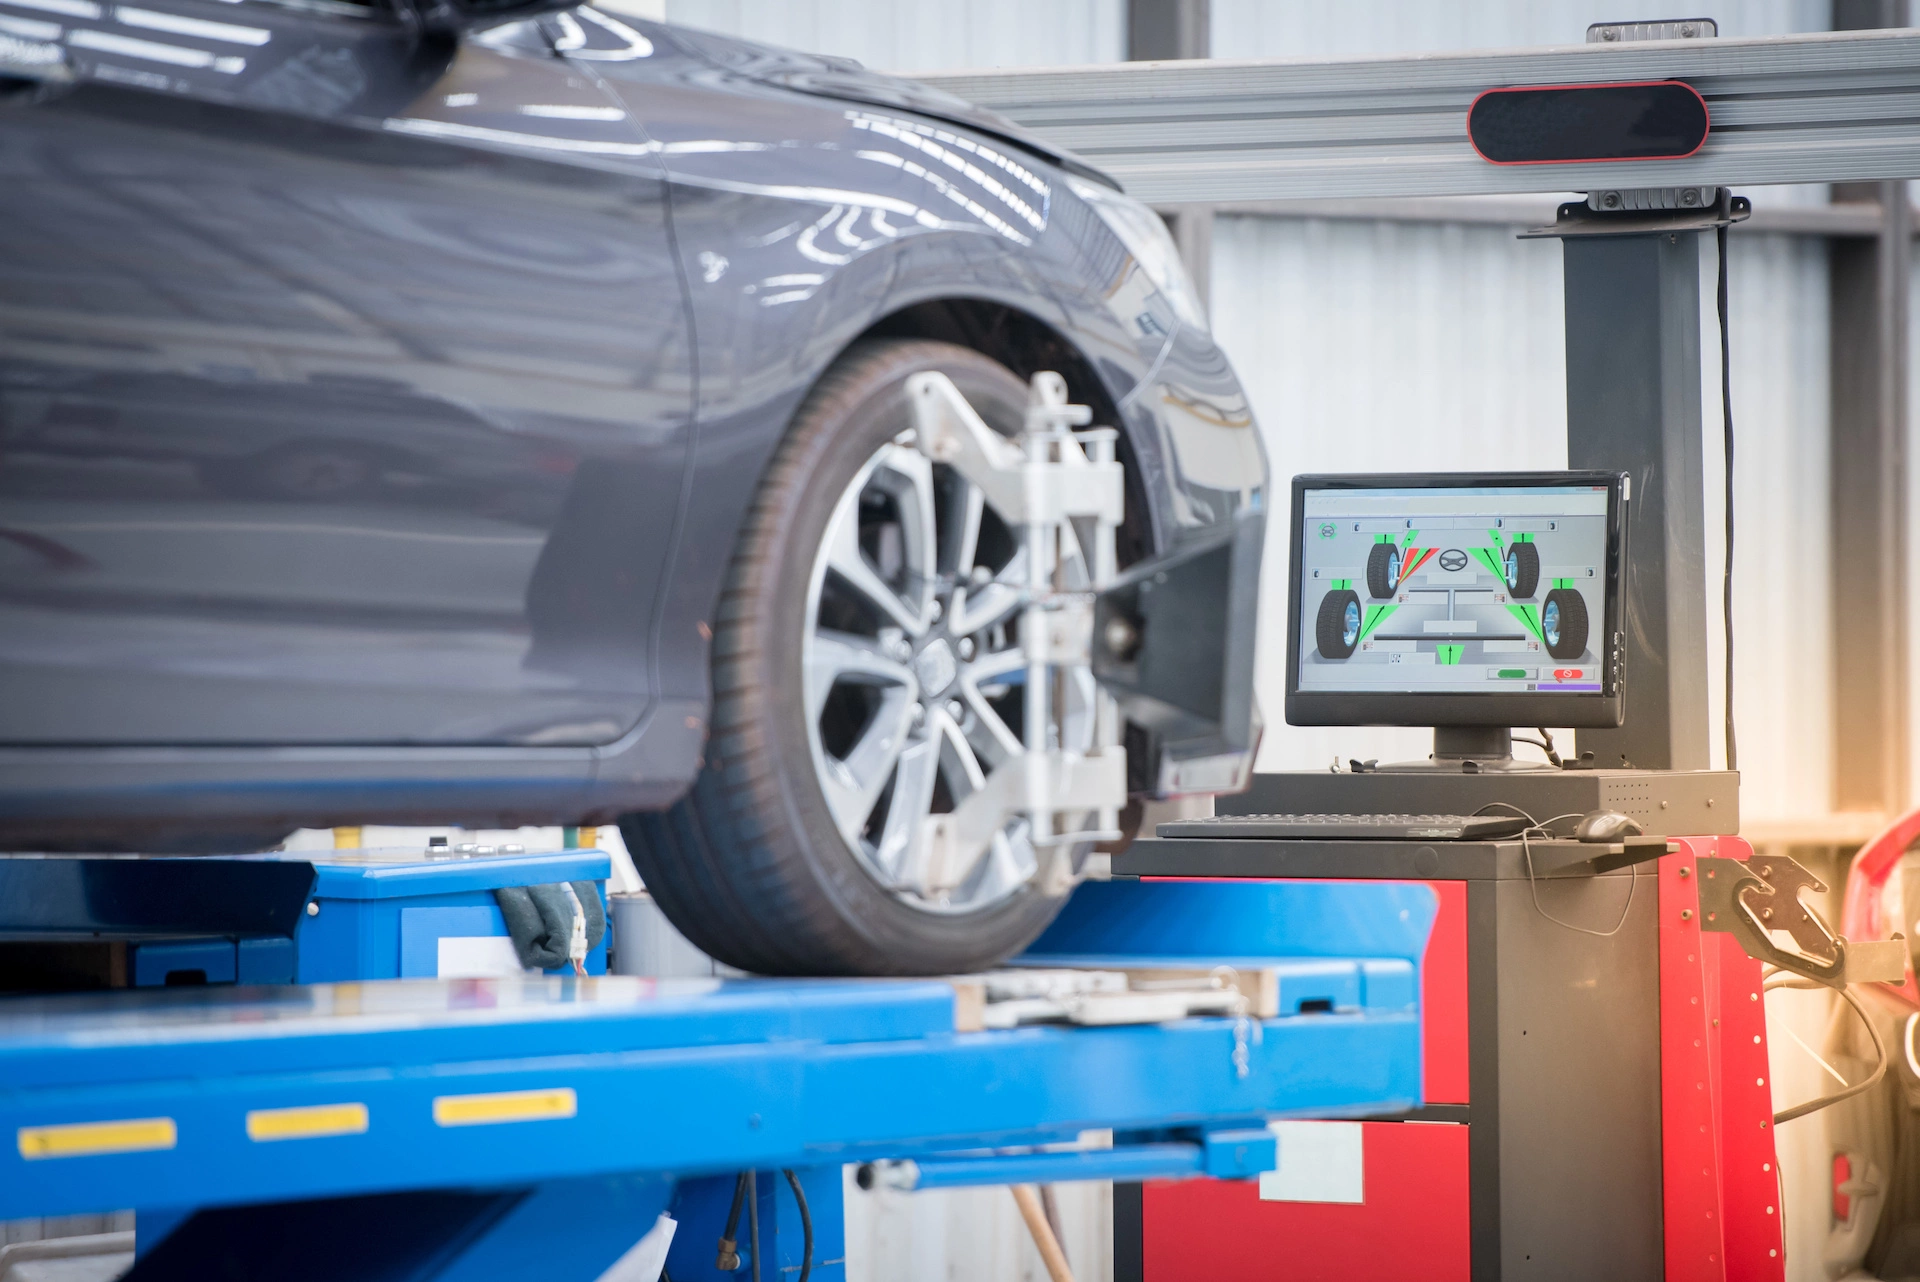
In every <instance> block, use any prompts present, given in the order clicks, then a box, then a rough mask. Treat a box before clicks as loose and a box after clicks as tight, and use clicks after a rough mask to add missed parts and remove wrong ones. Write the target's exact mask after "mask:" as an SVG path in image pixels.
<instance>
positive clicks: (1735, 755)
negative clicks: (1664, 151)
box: [1714, 223, 1740, 770]
mask: <svg viewBox="0 0 1920 1282" xmlns="http://www.w3.org/2000/svg"><path fill="white" fill-rule="evenodd" d="M1714 242H1715V244H1716V245H1718V247H1719V250H1720V283H1719V288H1718V289H1717V290H1716V291H1715V302H1716V305H1717V306H1718V308H1719V312H1720V418H1721V423H1722V428H1723V433H1724V436H1725V442H1726V443H1725V447H1724V448H1725V450H1726V456H1727V458H1726V463H1727V504H1726V506H1727V563H1726V568H1725V570H1724V572H1723V573H1722V574H1721V581H1720V611H1721V616H1722V618H1723V619H1724V621H1725V626H1726V631H1727V676H1726V683H1727V695H1726V700H1727V707H1726V713H1727V769H1729V770H1738V769H1739V768H1740V752H1739V749H1738V747H1737V746H1736V743H1735V741H1734V736H1733V358H1732V354H1731V353H1732V347H1731V345H1730V344H1729V342H1728V339H1727V228H1726V224H1725V223H1722V224H1721V225H1720V226H1719V228H1718V229H1716V230H1715V232H1714Z"/></svg>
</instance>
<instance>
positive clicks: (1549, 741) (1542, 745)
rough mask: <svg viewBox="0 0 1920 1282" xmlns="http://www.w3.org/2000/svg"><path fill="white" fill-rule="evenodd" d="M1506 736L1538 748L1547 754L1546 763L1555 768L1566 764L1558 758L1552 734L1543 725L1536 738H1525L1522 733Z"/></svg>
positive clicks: (1516, 741)
mask: <svg viewBox="0 0 1920 1282" xmlns="http://www.w3.org/2000/svg"><path fill="white" fill-rule="evenodd" d="M1507 737H1508V738H1510V739H1511V740H1513V742H1515V743H1530V744H1532V745H1533V746H1534V747H1536V748H1538V749H1540V751H1542V752H1544V753H1546V754H1547V761H1548V763H1549V764H1550V765H1552V766H1554V767H1555V768H1556V769H1557V768H1559V767H1561V766H1563V765H1565V764H1566V763H1565V762H1563V761H1561V760H1560V754H1559V753H1558V752H1555V751H1554V749H1553V736H1552V735H1551V734H1549V733H1547V728H1546V727H1545V726H1542V727H1540V737H1539V738H1538V739H1529V738H1527V736H1525V735H1523V734H1516V735H1509V736H1507Z"/></svg>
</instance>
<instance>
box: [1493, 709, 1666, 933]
mask: <svg viewBox="0 0 1920 1282" xmlns="http://www.w3.org/2000/svg"><path fill="white" fill-rule="evenodd" d="M1541 733H1543V734H1544V733H1546V732H1545V731H1542V732H1541ZM1495 806H1498V807H1500V809H1502V810H1510V811H1512V812H1513V813H1514V814H1516V815H1518V816H1519V817H1520V818H1522V819H1524V820H1526V821H1527V824H1528V826H1527V827H1525V828H1522V829H1521V830H1520V851H1521V853H1522V854H1523V855H1525V856H1526V860H1527V893H1528V894H1529V895H1531V896H1532V897H1533V911H1535V912H1537V913H1539V914H1540V915H1541V916H1542V917H1545V918H1546V919H1547V920H1548V921H1550V922H1552V923H1553V924H1554V925H1556V926H1564V927H1566V928H1567V929H1568V930H1577V931H1579V932H1580V933H1581V934H1583V935H1592V936H1593V937H1594V938H1595V939H1610V938H1612V937H1613V936H1615V935H1617V934H1619V933H1620V931H1621V929H1622V928H1623V927H1625V926H1626V924H1627V914H1628V913H1630V912H1632V911H1633V897H1634V896H1635V895H1636V894H1638V893H1639V892H1640V873H1639V871H1638V870H1637V869H1629V870H1628V872H1627V902H1626V903H1624V904H1622V905H1620V920H1619V921H1616V922H1614V923H1613V926H1612V927H1611V928H1610V929H1607V930H1595V929H1594V928H1593V927H1591V926H1576V925H1574V924H1573V923H1572V922H1570V921H1562V920H1560V918H1558V917H1555V916H1554V915H1553V914H1552V913H1550V912H1548V911H1547V910H1546V909H1544V908H1542V907H1541V906H1540V883H1539V882H1538V881H1537V880H1535V878H1534V874H1533V842H1534V841H1535V840H1536V839H1539V840H1551V839H1552V838H1553V833H1552V831H1551V828H1552V825H1554V824H1557V823H1559V822H1560V821H1561V820H1563V819H1579V818H1581V817H1582V816H1581V815H1579V814H1566V815H1555V816H1554V817H1553V818H1551V819H1535V818H1534V817H1533V816H1532V815H1530V814H1528V813H1527V812H1526V811H1524V810H1522V809H1520V807H1518V806H1515V805H1509V804H1508V803H1507V802H1504V801H1490V802H1488V803H1487V804H1486V805H1484V806H1482V807H1480V809H1478V810H1476V811H1474V812H1473V813H1474V814H1476V815H1484V814H1486V813H1487V811H1489V810H1492V809H1493V808H1494V807H1495Z"/></svg>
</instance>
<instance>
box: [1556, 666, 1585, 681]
mask: <svg viewBox="0 0 1920 1282" xmlns="http://www.w3.org/2000/svg"><path fill="white" fill-rule="evenodd" d="M1585 675H1586V669H1584V668H1555V669H1554V670H1553V679H1554V680H1555V681H1578V680H1579V679H1580V678H1581V677H1583V676H1585Z"/></svg>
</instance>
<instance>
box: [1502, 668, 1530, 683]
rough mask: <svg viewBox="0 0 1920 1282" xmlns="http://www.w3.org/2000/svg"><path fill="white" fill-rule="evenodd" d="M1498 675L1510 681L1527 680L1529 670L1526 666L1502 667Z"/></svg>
mask: <svg viewBox="0 0 1920 1282" xmlns="http://www.w3.org/2000/svg"><path fill="white" fill-rule="evenodd" d="M1496 675H1498V676H1500V677H1501V678H1503V679H1505V680H1508V681H1525V680H1526V679H1527V670H1526V669H1525V668H1502V669H1500V671H1499V672H1498V673H1497V674H1496Z"/></svg>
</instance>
